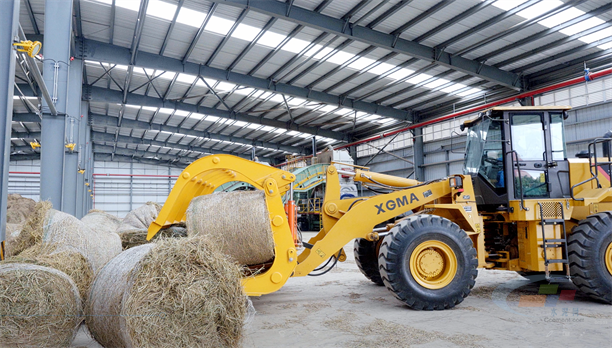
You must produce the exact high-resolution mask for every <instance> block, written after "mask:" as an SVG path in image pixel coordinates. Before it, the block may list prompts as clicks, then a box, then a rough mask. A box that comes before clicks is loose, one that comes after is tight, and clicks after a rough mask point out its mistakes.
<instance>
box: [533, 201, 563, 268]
mask: <svg viewBox="0 0 612 348" xmlns="http://www.w3.org/2000/svg"><path fill="white" fill-rule="evenodd" d="M545 205H546V208H548V209H546V212H545ZM538 206H539V207H540V219H541V222H540V224H541V225H542V248H543V249H544V272H545V274H546V280H551V277H550V271H549V270H548V265H549V264H551V263H562V264H563V265H564V266H563V268H564V269H565V274H566V276H565V278H567V279H571V277H570V270H569V257H568V252H567V233H565V213H564V211H563V203H562V202H545V203H541V202H538ZM559 215H560V216H561V218H560V219H559V218H552V219H551V218H547V217H550V216H555V217H558V216H559ZM546 225H552V226H557V225H559V226H560V227H561V238H553V239H547V238H546V228H545V227H546ZM548 248H562V250H563V258H562V259H549V258H548V253H547V249H548Z"/></svg>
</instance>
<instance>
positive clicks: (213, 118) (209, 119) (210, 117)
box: [205, 115, 219, 122]
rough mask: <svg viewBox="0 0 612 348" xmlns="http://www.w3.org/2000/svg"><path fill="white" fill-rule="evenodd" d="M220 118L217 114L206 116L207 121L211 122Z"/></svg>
mask: <svg viewBox="0 0 612 348" xmlns="http://www.w3.org/2000/svg"><path fill="white" fill-rule="evenodd" d="M218 119H219V117H217V116H211V115H206V118H205V120H206V121H210V122H215V121H217V120H218Z"/></svg>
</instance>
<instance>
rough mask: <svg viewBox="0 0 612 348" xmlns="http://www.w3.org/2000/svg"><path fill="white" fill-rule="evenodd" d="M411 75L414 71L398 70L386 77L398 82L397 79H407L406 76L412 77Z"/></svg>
mask: <svg viewBox="0 0 612 348" xmlns="http://www.w3.org/2000/svg"><path fill="white" fill-rule="evenodd" d="M413 73H414V70H410V69H399V70H398V71H396V72H394V73H393V74H390V75H389V76H387V77H388V78H392V79H395V80H399V79H403V78H404V77H408V76H410V75H412V74H413Z"/></svg>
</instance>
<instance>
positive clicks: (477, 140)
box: [463, 117, 491, 175]
mask: <svg viewBox="0 0 612 348" xmlns="http://www.w3.org/2000/svg"><path fill="white" fill-rule="evenodd" d="M490 124H491V119H490V118H488V117H487V118H483V119H482V120H481V121H480V122H479V123H477V124H476V125H474V126H472V127H470V128H469V129H468V132H467V144H466V148H465V162H464V163H463V174H466V175H468V174H469V175H476V174H478V169H479V168H480V161H481V159H482V153H483V151H482V150H483V149H484V145H485V143H486V141H487V132H488V130H489V125H490Z"/></svg>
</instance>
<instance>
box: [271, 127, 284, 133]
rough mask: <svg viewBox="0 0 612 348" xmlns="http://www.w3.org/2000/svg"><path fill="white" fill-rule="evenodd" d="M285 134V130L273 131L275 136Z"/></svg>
mask: <svg viewBox="0 0 612 348" xmlns="http://www.w3.org/2000/svg"><path fill="white" fill-rule="evenodd" d="M285 132H286V130H284V129H278V128H277V129H275V130H274V133H276V134H283V133H285Z"/></svg>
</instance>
